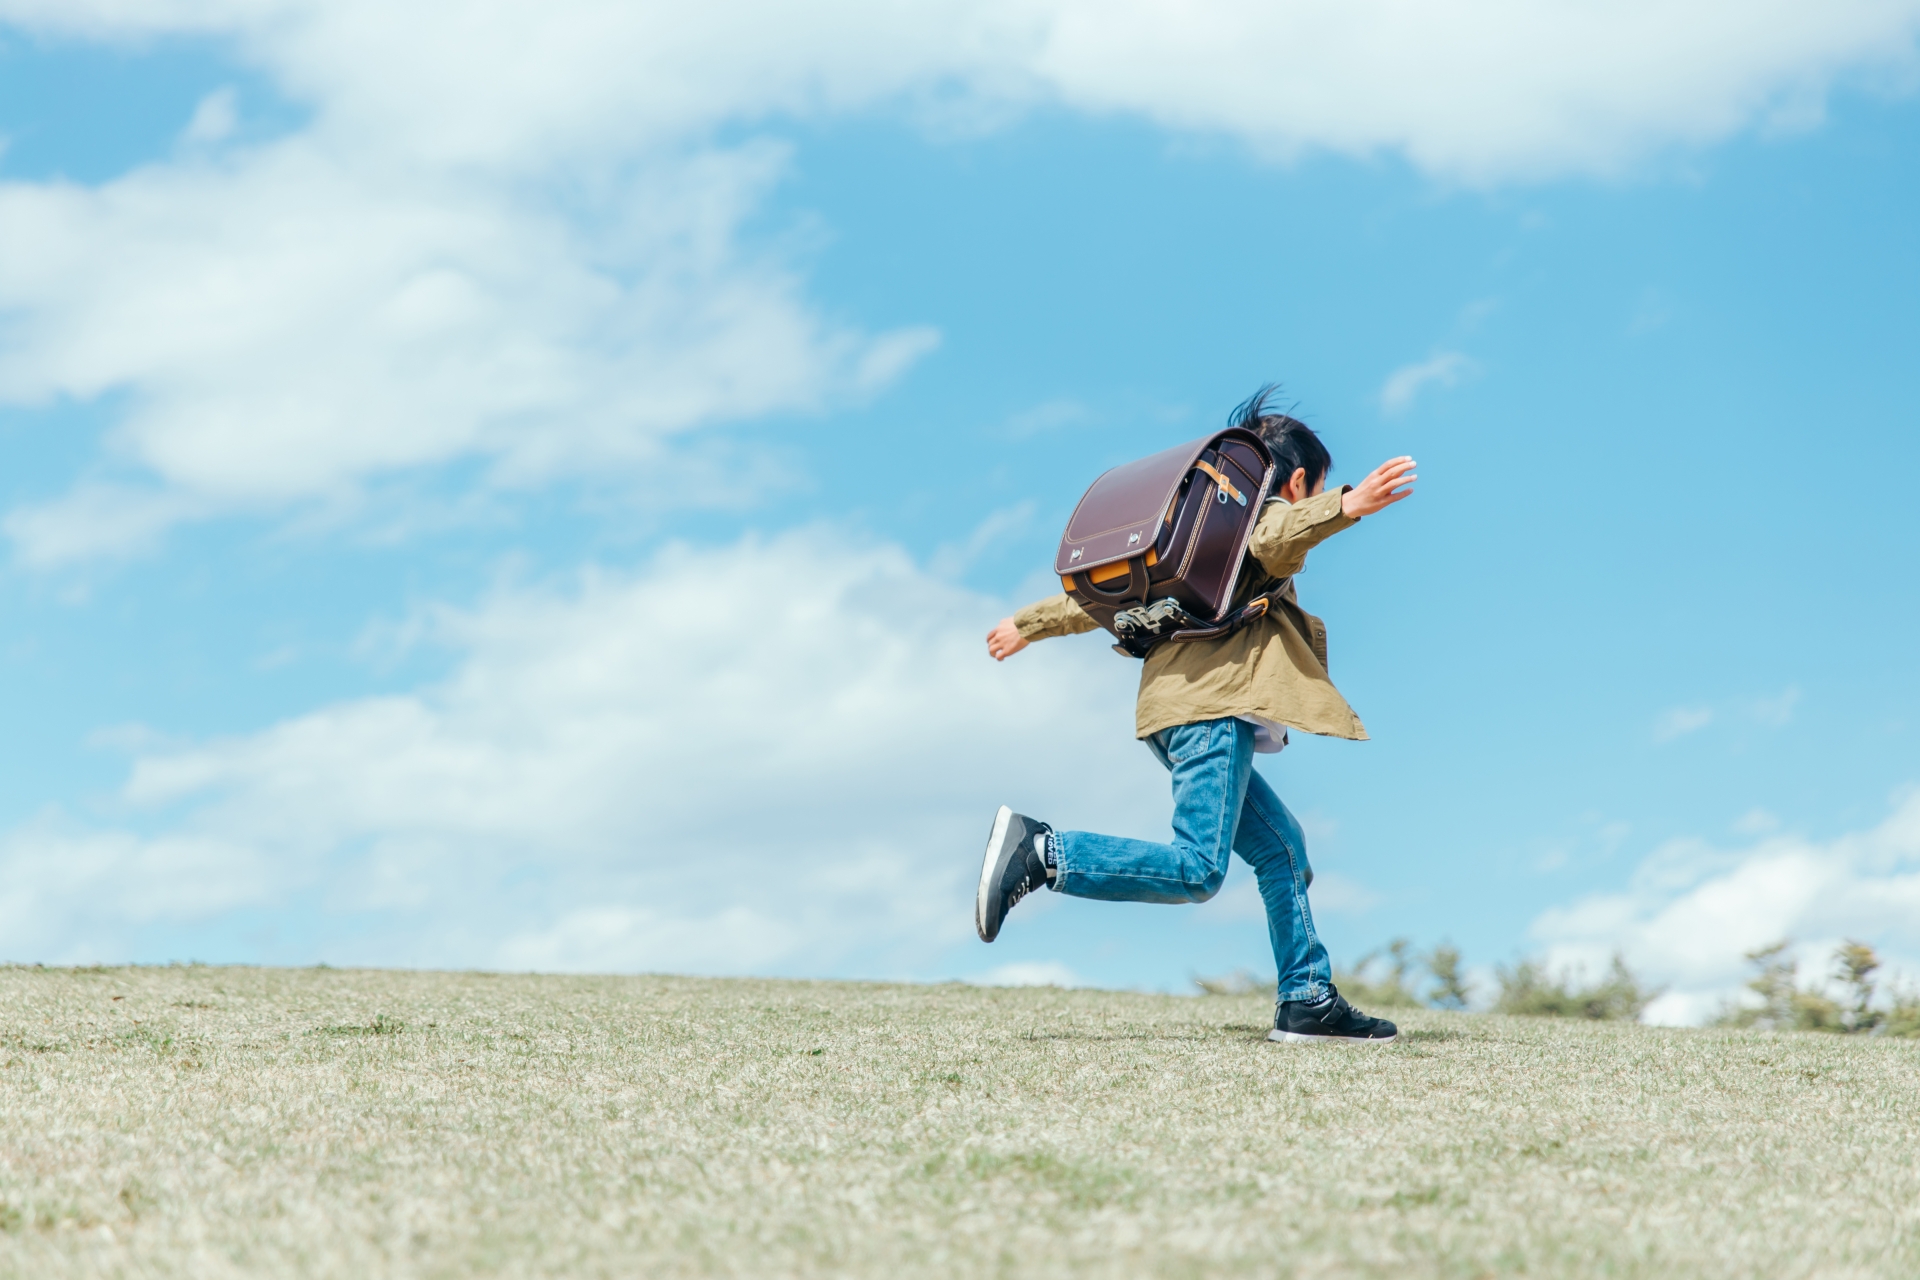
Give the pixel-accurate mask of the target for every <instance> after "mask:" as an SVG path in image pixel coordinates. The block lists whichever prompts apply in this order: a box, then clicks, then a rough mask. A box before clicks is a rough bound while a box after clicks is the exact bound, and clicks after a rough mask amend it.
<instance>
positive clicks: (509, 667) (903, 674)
mask: <svg viewBox="0 0 1920 1280" xmlns="http://www.w3.org/2000/svg"><path fill="white" fill-rule="evenodd" d="M1002 612H1004V605H1003V602H999V601H994V600H990V599H986V598H984V597H980V596H976V595H974V594H971V593H969V592H966V591H963V590H960V589H958V588H956V587H953V586H951V585H947V584H944V583H942V582H940V581H938V580H937V579H934V578H931V577H929V576H927V575H926V574H924V573H923V572H921V571H920V570H919V569H917V568H916V567H915V566H914V565H913V564H912V563H911V562H910V561H909V560H908V559H907V558H906V557H905V556H904V555H902V554H901V553H900V552H899V551H898V550H896V549H892V548H889V547H886V546H875V545H864V544H860V543H855V542H850V541H849V540H848V539H846V538H844V537H842V536H840V535H837V534H834V533H832V532H829V531H824V530H817V529H816V530H810V531H803V532H799V533H795V534H791V535H788V536H785V537H782V538H778V539H772V540H748V541H744V542H742V543H739V544H736V545H734V546H732V547H728V548H724V549H720V550H708V551H696V550H691V549H687V548H676V549H673V550H670V551H668V552H667V553H665V554H664V555H662V556H661V558H660V559H659V560H658V561H657V562H656V563H654V564H652V565H649V566H647V567H646V568H644V569H642V570H639V571H636V572H630V573H621V572H609V571H595V572H590V573H586V574H584V575H582V576H581V577H580V579H579V580H578V582H577V583H576V584H574V585H572V586H570V587H567V588H503V589H501V590H500V591H498V592H497V593H496V594H494V595H493V596H492V597H491V598H489V599H487V600H486V601H485V602H483V603H482V604H480V605H479V606H478V607H476V608H473V609H470V610H456V609H445V608H443V609H437V610H432V611H429V612H428V614H427V615H426V616H425V618H424V619H423V620H422V622H421V624H420V625H421V629H422V631H423V633H424V635H425V636H426V637H428V638H429V640H431V641H437V642H439V643H443V644H446V645H450V646H452V647H453V648H454V650H455V652H456V653H457V655H458V662H457V665H456V667H455V669H454V670H453V672H452V674H451V675H450V676H449V677H448V678H447V679H445V680H444V681H443V682H441V683H438V684H436V685H434V686H432V687H430V688H425V689H421V690H419V691H417V692H414V693H410V694H404V695H398V696H387V697H375V698H363V699H358V700H355V701H350V702H344V703H339V704H335V705H332V706H327V707H323V708H320V709H318V710H316V711H313V712H311V713H309V714H306V715H302V716H299V717H296V718H294V719H290V720H287V721H284V722H282V723H279V724H276V725H273V726H271V727H269V728H267V729H266V730H264V731H262V732H259V733H256V734H251V735H248V736H245V737H241V738H236V739H232V740H228V741H222V742H210V743H203V744H197V745H186V746H166V745H155V746H151V747H148V748H146V749H145V750H144V754H141V755H139V756H138V757H137V759H136V760H135V762H134V765H133V768H132V771H131V775H130V777H129V779H128V781H127V784H126V786H125V788H124V790H123V792H122V794H121V796H120V797H119V800H118V804H117V808H118V809H120V810H123V811H124V812H125V813H126V815H128V816H127V817H126V819H125V820H124V821H123V822H120V823H117V824H116V826H115V829H106V830H102V829H97V828H88V827H85V826H82V825H80V824H77V823H75V822H73V821H71V820H68V821H65V822H60V821H55V820H52V819H49V820H45V821H42V822H40V823H37V824H34V825H32V826H29V827H26V828H23V829H20V830H17V831H15V832H13V833H12V834H11V835H9V836H7V837H5V838H4V840H0V877H3V878H4V880H5V882H6V884H7V886H8V892H7V894H6V895H5V896H4V899H0V939H4V940H5V942H4V945H5V947H6V949H7V952H8V955H9V956H10V957H18V958H31V959H48V960H92V959H116V958H125V957H126V956H127V955H128V954H129V953H130V948H131V946H132V943H131V942H130V939H132V938H134V937H135V936H137V935H139V933H140V931H141V930H146V931H147V933H148V935H151V936H172V935H166V934H165V930H166V928H168V927H172V928H177V929H187V930H189V931H190V932H191V933H192V935H193V936H200V937H206V936H230V933H231V930H230V929H229V928H228V926H229V925H231V924H232V922H233V921H235V920H237V919H239V918H240V917H242V916H244V917H245V918H247V919H249V920H255V921H259V920H268V921H279V922H281V924H282V925H283V926H284V928H285V929H286V930H287V931H291V932H297V933H299V934H300V936H303V937H312V938H315V939H317V941H316V942H315V943H314V944H313V945H314V948H315V950H313V951H310V952H308V953H307V954H310V955H311V954H317V955H320V956H323V957H324V958H326V959H328V960H330V961H334V962H362V963H384V964H433V965H478V966H499V967H506V968H527V967H532V968H540V969H595V970H604V969H619V970H638V969H672V970H676V971H698V972H749V971H751V972H782V971H784V972H796V971H805V972H811V973H825V972H865V973H884V974H898V973H910V972H924V971H925V968H924V966H927V965H929V964H932V963H934V962H935V959H936V958H937V957H939V956H940V955H942V954H943V953H944V952H945V951H946V950H947V949H948V948H950V947H953V946H954V945H956V944H965V943H966V942H967V940H968V939H969V938H971V936H972V917H971V906H972V893H971V890H972V885H973V878H974V876H975V875H977V873H978V863H977V861H976V859H977V858H978V856H979V849H980V842H981V840H982V839H984V835H985V830H986V825H987V823H988V822H989V821H990V819H991V816H992V813H993V809H994V807H995V806H996V805H998V804H1000V803H1002V802H1005V803H1011V804H1014V805H1016V806H1019V807H1021V808H1023V809H1024V810H1025V811H1027V812H1033V813H1036V814H1038V815H1040V816H1044V817H1047V818H1049V819H1051V820H1052V821H1054V822H1055V823H1056V824H1060V825H1066V826H1074V825H1094V824H1096V823H1097V824H1098V826H1099V827H1100V828H1102V829H1113V828H1114V827H1115V826H1116V825H1117V826H1118V827H1119V828H1120V829H1122V830H1128V829H1132V830H1140V831H1153V830H1156V829H1164V822H1165V811H1166V804H1167V801H1166V791H1165V786H1166V784H1165V775H1164V773H1163V772H1162V771H1161V769H1160V768H1159V766H1158V765H1156V764H1155V763H1154V762H1153V760H1152V758H1151V756H1150V755H1149V754H1148V753H1147V752H1146V751H1145V750H1144V749H1142V748H1141V747H1139V746H1138V745H1137V744H1136V743H1134V742H1133V741H1132V716H1131V692H1132V685H1133V682H1134V680H1135V678H1136V673H1137V667H1136V665H1135V664H1133V663H1129V662H1125V661H1122V660H1121V659H1119V658H1117V657H1115V656H1114V655H1113V654H1111V653H1110V652H1108V651H1107V650H1106V649H1105V647H1104V646H1101V645H1099V644H1097V643H1092V642H1088V641H1085V640H1082V641H1081V642H1079V643H1075V642H1072V641H1055V642H1051V643H1049V644H1043V645H1038V646H1035V647H1034V648H1033V649H1032V650H1030V651H1029V652H1026V653H1023V654H1021V655H1020V656H1019V657H1017V658H1015V659H1013V660H1011V661H1010V662H1008V663H1005V664H995V663H994V662H993V661H992V660H991V659H990V658H989V657H987V655H986V651H985V646H984V645H983V644H982V643H981V639H980V638H981V636H983V635H984V634H985V631H986V628H987V626H988V624H989V623H990V622H991V620H992V619H994V618H996V617H998V616H1000V614H1001V613H1002ZM423 642H425V641H423ZM1090 708H1093V709H1096V710H1093V711H1091V712H1090V711H1089V709H1090ZM235 927H237V926H235ZM156 930H158V931H159V933H157V934H156V933H155V932H154V931H156ZM988 954H989V955H990V953H988ZM182 958H186V957H182Z"/></svg>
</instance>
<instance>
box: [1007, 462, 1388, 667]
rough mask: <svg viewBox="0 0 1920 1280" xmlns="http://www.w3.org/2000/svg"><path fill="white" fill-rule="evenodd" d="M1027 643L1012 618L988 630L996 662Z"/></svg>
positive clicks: (1008, 656) (1009, 655)
mask: <svg viewBox="0 0 1920 1280" xmlns="http://www.w3.org/2000/svg"><path fill="white" fill-rule="evenodd" d="M1349 496H1351V495H1349ZM1027 644H1028V641H1027V639H1026V637H1024V636H1022V635H1021V634H1020V628H1018V627H1016V626H1014V625H1013V619H1012V618H1002V619H1000V625H999V626H997V627H995V628H994V629H993V630H991V631H989V632H987V652H988V653H990V654H992V655H993V660H994V661H995V662H1005V661H1006V660H1007V659H1008V658H1011V657H1012V656H1013V655H1014V654H1016V653H1018V652H1020V651H1021V650H1022V649H1024V648H1026V647H1027Z"/></svg>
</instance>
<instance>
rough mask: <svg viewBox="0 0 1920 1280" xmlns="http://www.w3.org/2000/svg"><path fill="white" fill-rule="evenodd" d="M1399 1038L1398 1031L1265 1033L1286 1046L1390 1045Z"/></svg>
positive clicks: (1277, 1030) (1272, 1031)
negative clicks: (1371, 1033) (1373, 1033)
mask: <svg viewBox="0 0 1920 1280" xmlns="http://www.w3.org/2000/svg"><path fill="white" fill-rule="evenodd" d="M1399 1038H1400V1033H1399V1032H1398V1031H1396V1032H1394V1033H1393V1034H1392V1035H1390V1036H1378V1037H1374V1036H1310V1035H1306V1034H1305V1033H1303V1032H1299V1031H1282V1030H1281V1029H1280V1028H1278V1027H1275V1028H1274V1029H1273V1030H1271V1031H1269V1032H1267V1039H1269V1040H1272V1041H1274V1042H1276V1043H1286V1044H1392V1043H1393V1042H1394V1041H1395V1040H1398V1039H1399Z"/></svg>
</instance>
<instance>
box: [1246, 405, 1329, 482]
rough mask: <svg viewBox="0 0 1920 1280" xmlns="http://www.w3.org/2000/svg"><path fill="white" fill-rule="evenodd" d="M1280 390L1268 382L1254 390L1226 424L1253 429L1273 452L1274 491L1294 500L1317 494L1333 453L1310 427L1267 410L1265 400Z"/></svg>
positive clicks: (1298, 420) (1269, 450) (1325, 477)
mask: <svg viewBox="0 0 1920 1280" xmlns="http://www.w3.org/2000/svg"><path fill="white" fill-rule="evenodd" d="M1279 390H1280V388H1279V386H1278V385H1277V384H1275V383H1271V382H1270V383H1268V384H1267V385H1266V386H1264V387H1262V388H1260V389H1259V390H1258V391H1256V392H1254V393H1253V396H1252V398H1250V399H1249V400H1247V401H1246V402H1245V403H1244V404H1242V405H1240V407H1239V408H1237V409H1235V410H1234V411H1233V412H1232V413H1231V414H1230V415H1228V418H1227V425H1228V426H1233V427H1241V428H1244V429H1246V430H1248V431H1252V432H1254V433H1255V434H1257V435H1258V436H1259V437H1260V438H1261V439H1262V440H1264V441H1265V442H1266V445H1267V450H1268V452H1270V453H1272V454H1273V462H1274V482H1273V491H1274V493H1275V494H1277V495H1280V496H1282V497H1291V498H1292V499H1293V500H1294V501H1296V502H1297V501H1299V500H1300V499H1301V498H1308V497H1312V496H1313V495H1314V494H1316V493H1319V492H1320V490H1321V489H1322V488H1323V487H1324V486H1325V485H1326V483H1327V472H1329V471H1331V470H1333V455H1332V454H1330V453H1328V452H1327V446H1325V445H1324V444H1321V443H1320V437H1319V436H1317V435H1315V434H1313V428H1312V427H1310V426H1308V425H1307V424H1306V423H1304V422H1302V421H1300V419H1298V418H1295V417H1293V416H1291V415H1289V414H1285V413H1280V412H1277V411H1272V410H1269V409H1268V407H1267V402H1268V401H1269V400H1271V399H1272V398H1273V396H1274V393H1276V392H1277V391H1279Z"/></svg>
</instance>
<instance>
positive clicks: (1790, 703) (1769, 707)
mask: <svg viewBox="0 0 1920 1280" xmlns="http://www.w3.org/2000/svg"><path fill="white" fill-rule="evenodd" d="M1799 705H1800V690H1799V688H1798V687H1797V686H1792V685H1790V686H1788V687H1787V688H1785V689H1782V690H1781V691H1780V692H1779V693H1776V694H1774V695H1773V696H1772V697H1770V698H1755V699H1753V700H1752V701H1751V702H1749V703H1748V704H1747V711H1748V713H1749V714H1750V715H1752V716H1753V718H1754V719H1755V720H1756V721H1758V722H1759V723H1761V724H1763V725H1767V726H1769V727H1771V728H1776V729H1778V728H1781V727H1783V726H1785V725H1788V724H1791V723H1792V722H1793V712H1794V709H1795V708H1796V707H1798V706H1799Z"/></svg>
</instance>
